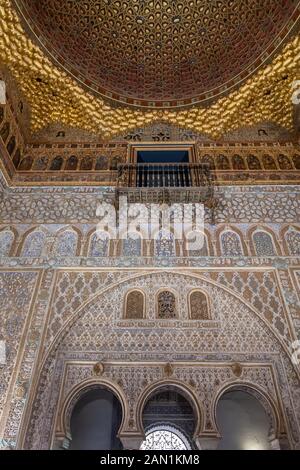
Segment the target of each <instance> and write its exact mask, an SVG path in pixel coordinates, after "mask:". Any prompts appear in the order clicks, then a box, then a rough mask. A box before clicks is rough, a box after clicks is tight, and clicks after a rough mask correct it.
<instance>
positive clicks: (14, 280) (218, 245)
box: [0, 179, 300, 448]
mask: <svg viewBox="0 0 300 470" xmlns="http://www.w3.org/2000/svg"><path fill="white" fill-rule="evenodd" d="M216 191H217V195H218V200H219V204H218V208H217V210H216V217H215V224H214V225H213V224H212V223H211V218H210V214H209V213H207V214H206V224H205V230H206V236H207V252H206V253H205V254H204V255H203V256H200V257H195V256H189V254H190V253H188V252H187V251H186V249H185V248H184V246H183V245H182V244H180V243H179V242H178V241H176V242H175V241H174V251H173V252H172V254H171V256H169V257H168V256H163V255H161V254H160V253H159V252H157V251H155V249H154V247H153V244H151V243H144V244H143V246H142V248H141V250H142V251H141V256H130V253H127V252H126V250H125V249H124V246H122V242H121V241H119V240H111V241H110V243H109V245H108V246H107V247H106V251H105V252H103V253H100V255H99V252H98V255H97V256H92V252H91V251H90V246H91V237H92V235H93V233H94V231H95V228H96V224H97V222H98V220H97V217H96V209H97V204H98V203H99V202H100V201H101V200H102V198H103V197H104V198H105V200H110V199H111V200H112V199H113V190H112V189H111V188H90V187H86V188H85V187H80V188H74V187H68V188H64V187H60V188H54V187H44V188H38V187H36V188H21V187H19V188H9V187H8V186H7V184H6V182H5V181H4V180H3V179H2V180H1V194H0V222H1V225H0V237H1V234H2V235H3V234H4V233H5V236H4V235H3V238H2V239H1V240H2V242H1V243H2V244H1V250H2V251H1V257H0V263H1V269H0V292H1V296H0V299H1V300H0V307H1V329H0V339H1V340H5V341H6V353H7V362H6V364H5V365H4V366H3V365H0V373H1V381H0V383H1V389H0V391H1V393H0V405H1V409H0V410H1V418H0V438H1V441H0V443H1V447H2V448H9V447H11V448H15V447H19V448H24V447H25V448H49V447H59V446H61V445H62V443H63V445H67V441H68V438H69V437H70V436H69V432H70V430H69V417H70V413H71V410H72V406H73V405H74V402H75V401H76V398H78V396H79V395H80V394H81V393H83V391H84V390H85V389H86V388H87V387H93V386H94V385H95V384H97V383H99V384H105V385H107V386H108V387H111V388H112V389H113V390H114V392H115V393H116V394H117V396H118V397H119V398H120V400H121V403H122V405H123V422H122V426H121V429H120V433H121V437H122V439H123V442H124V443H125V445H129V446H130V445H132V444H128V443H129V441H130V439H136V440H137V441H139V439H140V438H141V436H142V427H141V410H142V407H143V403H144V402H145V400H146V398H147V396H148V394H149V393H150V392H151V390H152V389H153V388H154V387H156V386H158V385H161V384H162V385H163V384H173V385H174V386H177V387H179V388H180V389H182V390H183V391H184V393H186V394H187V395H188V396H189V398H190V399H191V400H192V401H193V403H194V405H195V409H196V412H197V418H198V424H197V429H196V431H195V440H196V442H198V443H199V445H202V448H204V447H205V444H204V442H207V439H214V438H215V439H217V438H218V428H217V423H216V416H215V409H216V403H217V401H218V399H219V397H220V395H221V394H222V392H223V391H224V390H225V389H227V388H228V387H232V386H235V387H246V388H247V389H248V390H251V391H252V392H253V393H254V394H256V395H257V396H259V398H260V400H261V401H262V402H263V403H264V405H265V407H266V408H267V409H268V410H269V411H268V412H269V415H270V422H271V423H272V432H273V435H272V436H270V438H272V439H274V440H276V439H278V440H279V442H280V444H281V446H282V447H285V446H287V447H292V448H300V408H299V407H300V382H299V366H297V365H296V364H293V363H292V361H291V355H292V353H293V352H294V350H293V347H292V343H293V342H294V341H295V340H296V339H297V333H298V338H299V337H300V306H299V290H300V268H299V260H300V252H299V233H300V232H299V189H298V188H297V187H292V186H255V187H252V186H245V187H243V186H240V187H230V186H227V187H226V186H224V187H219V188H217V189H216ZM229 232H230V233H234V234H235V237H237V238H235V239H234V240H235V241H234V243H232V242H230V243H229V244H228V241H226V240H227V239H226V237H222V235H223V234H224V233H225V234H226V233H229ZM257 232H264V233H266V234H268V235H269V236H270V237H271V238H269V239H267V240H266V238H263V239H262V242H261V243H263V245H256V244H255V240H254V238H253V236H254V234H255V233H257ZM70 233H72V234H73V235H72V237H70V236H69V235H68V236H66V235H67V234H70ZM9 234H10V235H9ZM32 234H35V235H34V237H33V238H31V239H29V237H32ZM61 235H63V237H62V239H63V240H69V241H68V242H65V246H63V245H59V244H58V239H60V238H59V237H60V236H61ZM270 239H271V244H272V245H270ZM28 240H31V242H30V243H29V242H28ZM68 243H69V244H68ZM264 243H265V245H264ZM58 246H59V247H60V248H59V249H58ZM270 246H272V249H271V248H270ZM72 250H73V251H72ZM226 250H229V251H226ZM264 250H265V253H266V254H267V255H266V256H264V255H263V253H264ZM270 250H271V251H270ZM272 250H273V251H272ZM66 255H67V256H66ZM161 287H165V288H168V289H172V291H174V292H175V293H176V302H177V304H176V305H177V307H176V308H177V317H176V318H174V319H168V320H163V319H158V318H157V316H156V307H155V304H156V298H157V297H156V296H157V292H158V291H159V289H160V288H161ZM132 288H138V289H140V290H141V291H143V292H144V294H145V315H144V318H143V319H141V320H126V319H124V312H123V306H124V298H125V296H126V293H127V292H128V291H129V290H131V289H132ZM198 288H199V289H201V290H202V291H204V292H205V293H206V294H207V296H208V298H209V300H210V308H211V319H210V320H205V321H200V320H191V319H190V318H189V305H188V295H189V292H190V291H191V290H193V289H198ZM97 363H101V365H102V366H103V367H102V366H101V367H99V368H98V369H97V368H96V369H95V367H94V366H95V364H97Z"/></svg>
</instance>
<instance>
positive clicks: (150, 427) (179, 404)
mask: <svg viewBox="0 0 300 470" xmlns="http://www.w3.org/2000/svg"><path fill="white" fill-rule="evenodd" d="M142 420H143V428H144V432H145V436H146V440H145V441H144V442H143V443H142V445H141V449H142V450H192V449H194V448H195V444H194V442H193V436H194V432H195V428H196V424H197V423H196V421H197V419H196V417H195V412H194V409H193V406H192V404H191V403H190V402H189V401H188V399H187V398H186V397H185V396H184V395H183V393H181V392H180V391H179V390H178V389H177V388H174V387H172V386H166V387H162V388H160V389H158V390H156V391H155V392H154V393H153V394H151V395H150V397H149V398H148V400H147V401H146V404H145V406H144V409H143V414H142Z"/></svg>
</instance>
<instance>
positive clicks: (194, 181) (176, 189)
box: [117, 163, 214, 205]
mask: <svg viewBox="0 0 300 470" xmlns="http://www.w3.org/2000/svg"><path fill="white" fill-rule="evenodd" d="M117 186H118V192H119V193H126V194H127V196H128V198H129V200H130V201H131V202H206V203H207V205H209V204H210V205H211V204H212V200H213V196H214V176H213V172H212V171H211V167H210V165H209V164H207V163H142V164H140V163H126V164H121V165H118V178H117Z"/></svg>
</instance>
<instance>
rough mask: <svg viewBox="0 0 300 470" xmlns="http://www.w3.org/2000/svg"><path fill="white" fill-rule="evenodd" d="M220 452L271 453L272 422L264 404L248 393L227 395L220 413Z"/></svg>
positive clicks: (219, 409) (222, 402)
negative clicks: (264, 451) (256, 451)
mask: <svg viewBox="0 0 300 470" xmlns="http://www.w3.org/2000/svg"><path fill="white" fill-rule="evenodd" d="M216 417H217V423H218V428H219V432H220V434H221V440H220V443H219V446H218V450H271V444H270V436H271V435H272V434H273V432H274V430H273V429H272V421H271V419H270V416H269V414H268V413H267V411H266V409H265V407H264V406H263V405H262V403H261V402H260V400H258V398H257V397H256V396H255V395H254V394H252V393H249V392H248V391H246V390H243V389H232V390H229V391H226V392H225V393H224V394H223V395H222V396H221V398H220V399H219V401H218V404H217V411H216Z"/></svg>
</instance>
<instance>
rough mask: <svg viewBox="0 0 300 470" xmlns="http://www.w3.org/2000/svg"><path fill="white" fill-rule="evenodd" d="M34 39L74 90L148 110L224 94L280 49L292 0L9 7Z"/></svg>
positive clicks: (94, 0) (113, 0)
mask: <svg viewBox="0 0 300 470" xmlns="http://www.w3.org/2000/svg"><path fill="white" fill-rule="evenodd" d="M15 4H16V5H17V7H18V10H19V13H21V16H22V18H23V24H24V25H26V28H27V31H29V32H30V34H31V37H32V38H33V40H34V41H35V42H36V43H37V44H38V45H39V46H42V48H43V49H44V50H45V51H46V52H47V53H48V55H49V56H50V57H51V59H52V60H54V61H55V62H56V63H57V64H59V65H60V66H61V67H63V68H64V70H65V71H67V72H68V73H69V74H71V75H72V77H73V78H75V79H76V80H77V81H78V82H79V83H80V84H82V85H83V86H85V87H86V88H88V89H89V90H92V91H93V92H95V93H97V94H99V95H102V96H105V97H107V98H109V99H110V100H113V101H117V102H122V103H126V104H127V105H131V106H132V105H136V106H139V107H141V106H145V107H148V108H153V107H154V108H158V107H160V108H170V107H171V108H175V107H178V106H188V105H191V104H195V103H200V102H202V103H204V102H207V101H211V100H212V99H214V98H216V97H219V96H221V95H223V94H224V93H228V91H229V90H231V89H232V88H234V87H236V86H237V85H240V84H241V83H242V82H244V81H245V80H246V79H247V78H249V76H250V75H252V74H253V72H254V71H256V70H257V69H258V68H260V67H261V66H262V64H263V63H264V62H266V61H267V60H268V59H270V57H271V56H272V54H274V52H275V51H276V50H277V49H278V48H279V47H280V46H281V45H282V42H283V41H284V40H285V38H286V36H287V35H288V34H289V32H290V30H291V28H292V26H293V25H294V22H295V17H296V16H297V15H298V11H296V8H297V5H299V2H298V0H276V1H274V0H239V1H237V0H102V1H100V0H90V1H87V0H43V1H41V0H15Z"/></svg>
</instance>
